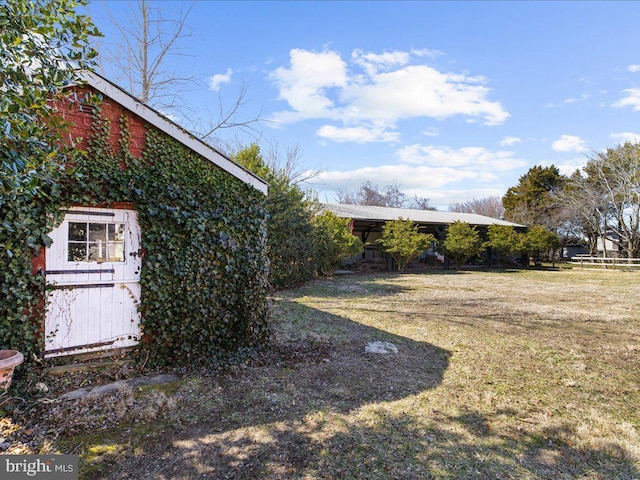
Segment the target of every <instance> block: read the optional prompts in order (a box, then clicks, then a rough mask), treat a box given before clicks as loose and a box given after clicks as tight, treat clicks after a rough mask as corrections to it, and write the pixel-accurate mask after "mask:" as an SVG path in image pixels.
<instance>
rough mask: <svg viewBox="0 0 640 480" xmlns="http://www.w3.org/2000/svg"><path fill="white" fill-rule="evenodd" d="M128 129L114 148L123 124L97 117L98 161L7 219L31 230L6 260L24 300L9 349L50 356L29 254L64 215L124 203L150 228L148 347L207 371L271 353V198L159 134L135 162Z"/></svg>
mask: <svg viewBox="0 0 640 480" xmlns="http://www.w3.org/2000/svg"><path fill="white" fill-rule="evenodd" d="M121 122H122V124H121V125H120V131H121V134H120V145H119V148H114V147H113V146H112V143H113V142H110V141H109V133H110V131H111V127H112V125H110V122H109V121H107V120H104V119H102V117H101V116H100V109H99V108H98V109H96V110H95V112H94V120H93V123H92V128H93V132H92V135H91V138H90V140H89V143H88V148H87V152H86V155H83V156H82V157H80V158H79V159H77V160H76V164H75V166H74V169H73V170H69V175H68V176H65V177H63V179H62V181H61V184H60V185H58V186H56V188H55V190H56V191H55V194H52V195H49V196H48V197H41V198H37V199H34V200H33V201H32V202H31V204H29V205H22V206H21V207H20V209H19V210H20V211H19V212H16V214H15V216H14V218H13V219H12V218H9V217H8V216H7V215H3V218H2V220H3V221H9V222H12V221H13V222H14V223H16V222H17V223H16V225H18V224H19V223H20V222H23V223H24V222H26V223H28V225H26V226H25V227H24V228H23V230H24V232H22V231H20V232H16V235H17V234H19V238H18V237H17V236H16V239H15V242H14V243H16V244H17V245H19V246H20V249H16V252H15V255H17V256H15V255H14V256H15V258H14V256H7V255H6V254H5V255H3V258H2V260H3V262H5V263H8V264H9V265H8V267H9V270H10V271H11V272H13V273H11V274H10V275H9V277H10V278H7V275H5V277H4V278H2V279H0V282H2V283H0V288H1V289H2V293H3V294H4V295H7V294H8V295H9V297H11V298H10V301H11V303H12V305H11V309H6V308H3V310H2V311H0V314H2V319H1V322H2V327H1V328H0V342H1V343H2V345H3V346H4V347H11V348H14V349H19V350H21V351H23V352H24V353H26V354H27V355H25V356H28V355H30V354H35V355H39V354H41V353H42V348H43V338H42V334H41V332H40V333H39V329H40V328H41V325H43V321H44V319H43V315H44V309H43V308H42V306H41V299H42V298H43V296H42V295H43V293H44V288H45V287H44V280H43V278H42V276H34V275H32V274H31V271H30V270H31V268H30V265H31V258H29V257H30V256H32V255H33V253H35V252H36V251H37V249H38V245H42V244H45V243H46V241H47V240H46V233H47V232H48V231H50V230H51V229H52V228H53V227H54V226H55V225H56V224H59V222H60V221H61V220H62V218H61V216H60V215H59V214H58V213H56V212H57V209H58V208H60V207H61V206H64V205H74V204H75V205H109V204H112V203H114V202H123V201H124V202H130V203H132V204H133V206H134V208H135V209H136V210H137V212H138V221H139V223H140V227H141V230H142V239H141V244H142V247H143V252H144V258H143V267H142V272H141V287H142V296H141V300H140V302H141V304H140V306H139V309H140V311H141V313H142V320H141V324H142V329H143V339H142V341H141V343H140V345H139V350H141V352H142V353H145V354H147V353H148V355H146V357H147V358H148V359H149V361H150V362H153V363H157V364H161V365H163V364H164V365H190V366H194V365H207V364H212V363H216V362H218V361H220V360H221V358H223V357H225V356H226V355H227V354H229V353H231V352H234V353H238V352H240V354H242V353H247V352H248V351H252V350H254V349H256V348H259V347H260V345H262V344H263V343H264V341H265V339H266V338H267V336H268V334H269V329H268V319H267V316H268V312H267V303H266V293H267V272H268V260H267V258H266V253H265V246H266V218H265V208H264V202H265V198H264V195H262V193H260V192H259V191H258V190H256V189H254V188H252V187H250V186H249V185H247V184H245V183H244V182H242V181H240V180H238V179H236V178H235V177H233V176H231V175H230V174H228V173H226V172H224V171H223V170H221V169H220V168H218V167H216V166H215V165H213V164H211V163H210V162H209V161H207V160H204V159H202V158H201V157H199V156H198V155H197V154H195V153H193V152H192V151H191V150H189V149H188V148H186V147H184V146H183V145H182V144H180V143H179V142H177V141H175V140H174V139H172V138H170V137H168V136H166V135H164V134H161V133H159V132H157V131H154V130H148V131H147V138H146V146H145V148H144V151H143V154H142V156H141V157H140V158H136V157H134V156H133V155H131V154H130V153H129V148H128V142H129V134H128V124H127V119H126V117H122V119H121ZM18 217H19V220H16V218H18ZM31 237H34V240H33V242H31V243H33V245H31V246H29V242H30V241H31V240H30V238H31ZM9 240H11V239H9ZM8 244H10V243H8ZM18 250H19V251H18ZM5 268H6V265H3V269H5ZM11 292H14V293H15V294H14V293H11ZM9 310H10V311H9ZM36 339H38V340H37V341H36Z"/></svg>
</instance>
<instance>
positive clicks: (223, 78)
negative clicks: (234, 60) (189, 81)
mask: <svg viewBox="0 0 640 480" xmlns="http://www.w3.org/2000/svg"><path fill="white" fill-rule="evenodd" d="M232 74H233V70H231V69H230V68H227V73H216V74H215V75H211V76H210V77H209V89H210V90H213V91H214V92H217V91H219V90H220V87H221V86H222V85H223V84H225V83H229V82H231V75H232Z"/></svg>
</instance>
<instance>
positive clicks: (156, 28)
mask: <svg viewBox="0 0 640 480" xmlns="http://www.w3.org/2000/svg"><path fill="white" fill-rule="evenodd" d="M103 5H104V8H105V10H106V11H107V13H108V14H109V18H110V19H111V22H112V23H113V25H114V26H115V27H116V28H117V29H118V31H119V32H120V37H121V42H118V43H117V44H116V45H115V49H116V50H115V52H112V53H111V55H110V57H111V58H110V60H111V61H113V62H115V64H116V65H117V66H118V69H119V71H120V72H121V73H122V77H123V78H118V79H117V80H118V81H124V82H125V85H123V86H124V87H125V88H127V89H128V90H129V91H130V92H131V93H133V95H135V96H136V97H137V98H138V99H139V100H140V101H141V102H144V103H148V104H151V105H153V106H154V107H156V108H158V109H160V110H167V109H173V108H176V107H178V105H177V104H176V101H177V98H178V94H179V93H180V92H181V91H183V89H184V88H185V87H186V86H187V85H188V84H190V83H192V82H193V81H194V80H195V77H194V76H193V75H180V74H178V73H177V72H175V71H174V70H169V69H168V67H167V62H166V60H167V59H168V57H171V56H180V55H185V54H186V51H185V48H184V47H183V46H182V44H181V41H182V40H185V39H186V38H189V37H190V36H192V31H191V29H190V28H189V27H188V26H187V24H186V22H187V17H188V16H189V13H191V9H192V8H193V3H192V4H190V5H189V6H188V8H186V10H183V9H182V8H181V9H180V11H179V12H178V16H177V18H172V19H168V18H164V17H163V11H162V9H161V8H159V7H154V6H153V5H152V4H151V3H150V2H149V1H147V0H137V1H135V2H127V10H128V11H127V18H126V20H125V21H123V20H122V19H116V18H115V17H114V16H113V15H112V14H111V12H110V10H109V9H108V7H107V5H106V4H104V3H103Z"/></svg>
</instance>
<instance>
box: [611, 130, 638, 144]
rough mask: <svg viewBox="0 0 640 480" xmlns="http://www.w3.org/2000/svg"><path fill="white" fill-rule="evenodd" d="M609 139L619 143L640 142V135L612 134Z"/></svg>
mask: <svg viewBox="0 0 640 480" xmlns="http://www.w3.org/2000/svg"><path fill="white" fill-rule="evenodd" d="M609 137H611V138H612V139H613V140H615V141H617V142H619V143H625V142H632V143H638V142H640V133H631V132H620V133H612V134H611V135H609Z"/></svg>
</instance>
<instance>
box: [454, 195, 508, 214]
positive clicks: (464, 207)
mask: <svg viewBox="0 0 640 480" xmlns="http://www.w3.org/2000/svg"><path fill="white" fill-rule="evenodd" d="M449 211H450V212H458V213H475V214H477V215H484V216H485V217H491V218H498V219H502V218H504V207H503V206H502V200H501V199H500V197H484V198H473V199H471V200H466V201H464V202H453V203H451V204H450V205H449Z"/></svg>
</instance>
